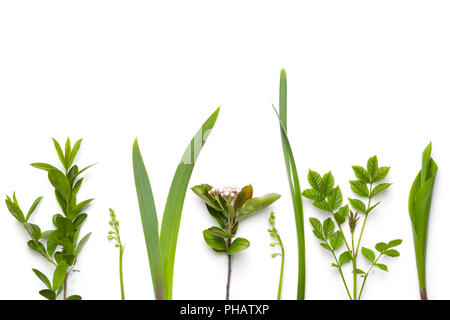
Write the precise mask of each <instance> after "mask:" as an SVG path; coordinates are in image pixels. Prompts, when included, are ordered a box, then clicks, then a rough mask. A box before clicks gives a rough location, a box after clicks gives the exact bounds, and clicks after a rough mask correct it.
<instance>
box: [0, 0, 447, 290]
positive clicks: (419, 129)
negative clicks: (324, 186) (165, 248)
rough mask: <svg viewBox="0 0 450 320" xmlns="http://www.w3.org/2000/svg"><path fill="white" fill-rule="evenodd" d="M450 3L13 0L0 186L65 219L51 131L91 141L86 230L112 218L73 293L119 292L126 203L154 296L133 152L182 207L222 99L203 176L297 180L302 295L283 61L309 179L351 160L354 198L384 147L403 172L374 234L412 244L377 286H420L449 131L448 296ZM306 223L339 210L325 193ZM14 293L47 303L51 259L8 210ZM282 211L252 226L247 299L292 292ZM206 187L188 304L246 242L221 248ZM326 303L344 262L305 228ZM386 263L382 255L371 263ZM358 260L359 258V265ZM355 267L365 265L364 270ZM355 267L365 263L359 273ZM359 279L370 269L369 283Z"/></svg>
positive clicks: (291, 257) (438, 221) (130, 259)
mask: <svg viewBox="0 0 450 320" xmlns="http://www.w3.org/2000/svg"><path fill="white" fill-rule="evenodd" d="M449 14H450V3H449V2H448V1H411V0H408V1H391V0H389V1H360V0H358V1H262V0H258V1H227V2H226V3H224V2H219V1H164V2H162V1H158V2H157V1H111V0H108V1H73V2H72V1H70V2H69V1H2V2H0V108H1V120H2V121H1V125H0V137H1V138H0V149H1V150H2V155H1V158H0V193H1V197H2V198H3V197H4V196H5V195H6V194H11V193H12V192H13V191H14V190H16V192H17V196H18V198H19V201H20V203H21V205H22V207H24V208H28V207H29V205H31V203H32V201H33V200H34V198H35V197H37V196H39V195H42V196H44V200H43V201H42V203H41V205H40V207H39V209H38V210H37V212H36V213H35V215H34V216H33V218H32V221H33V222H35V223H38V224H39V225H41V226H42V227H43V229H47V228H49V227H50V226H51V222H50V221H51V216H52V215H53V214H55V213H57V210H58V209H57V205H56V201H55V200H54V196H53V193H52V189H51V187H50V185H49V183H48V181H47V177H46V174H45V173H44V172H42V171H39V170H36V169H34V168H32V167H30V166H29V164H30V163H31V162H36V161H43V162H50V163H53V164H55V163H56V161H57V157H56V154H55V152H54V150H53V146H52V143H51V139H50V138H51V137H55V138H57V139H58V140H60V141H61V140H63V139H65V138H66V137H67V136H70V137H71V138H72V140H73V141H75V140H76V139H77V138H79V137H83V138H84V140H83V145H82V149H81V150H80V155H79V157H78V160H77V161H78V163H79V164H80V165H81V166H82V165H88V164H90V163H93V162H98V163H99V164H98V165H97V166H95V167H94V168H92V169H90V170H89V172H88V173H87V175H86V179H85V183H84V186H83V187H82V190H81V193H80V196H81V197H80V199H82V198H90V197H95V198H96V200H95V202H94V204H93V205H92V206H91V207H90V208H89V210H88V213H89V218H88V221H87V223H86V224H85V226H84V227H83V232H84V233H86V232H88V231H92V232H93V235H92V237H91V240H90V241H89V243H88V244H87V246H86V247H85V251H84V252H83V253H82V255H81V258H80V260H79V264H78V267H79V269H81V270H82V272H81V273H77V274H76V275H74V276H73V277H71V279H70V287H69V293H72V294H81V295H82V296H83V298H84V299H117V298H119V297H120V292H119V282H118V264H117V262H118V250H117V249H115V248H114V245H113V244H112V243H108V241H107V239H106V235H107V231H108V219H109V214H108V208H110V207H113V208H115V209H116V213H117V215H118V217H119V220H120V222H121V226H122V229H121V235H122V238H123V240H124V242H125V245H126V249H125V250H126V251H125V256H124V270H125V286H126V288H125V289H126V294H127V298H129V299H153V289H152V285H151V277H150V272H149V266H148V259H147V253H146V248H145V242H144V238H143V233H142V227H141V222H140V215H139V210H138V204H137V199H136V194H135V188H134V181H133V176H132V165H131V148H132V142H133V140H134V138H135V137H138V138H139V142H140V146H141V151H142V153H143V157H144V159H145V162H146V165H147V169H148V171H149V175H150V178H151V183H152V187H153V190H154V193H155V197H156V203H157V207H158V210H159V214H160V219H161V218H162V215H161V214H162V211H163V208H164V203H165V198H166V196H167V192H168V189H169V186H170V183H171V179H172V176H173V173H174V170H175V168H176V166H177V164H178V161H179V160H180V158H181V155H182V153H183V151H184V149H185V147H186V145H187V143H188V142H189V140H190V139H191V137H192V135H193V134H194V133H195V132H196V130H197V129H198V128H199V126H200V125H201V123H202V122H203V121H204V120H205V119H206V118H207V117H208V116H209V115H210V114H211V113H212V112H213V111H214V109H215V108H216V107H217V106H219V105H221V106H222V109H221V113H220V115H219V118H218V121H217V124H216V127H215V129H214V131H213V132H212V134H211V136H210V138H209V140H208V142H207V144H206V145H205V147H204V149H203V151H202V153H201V155H200V157H199V160H198V162H197V165H196V168H195V170H194V173H193V175H192V178H191V182H190V186H193V185H195V184H200V183H209V184H212V185H216V186H225V185H235V184H237V185H241V186H243V185H245V184H248V183H252V184H253V186H254V190H255V194H256V195H262V194H264V193H267V192H278V193H280V194H282V198H281V199H280V200H279V201H278V202H277V203H276V204H275V205H274V206H273V207H272V209H273V210H274V211H275V212H276V214H277V225H278V227H279V230H280V232H281V235H282V238H283V240H284V242H285V245H286V250H287V253H286V254H287V257H286V259H287V260H286V270H285V282H284V288H283V289H284V290H283V298H285V299H294V298H295V297H296V286H297V248H296V232H295V223H294V215H293V209H292V203H291V199H290V194H289V188H288V184H287V179H286V174H285V167H284V162H283V156H282V150H281V145H280V136H279V127H278V122H277V119H276V117H275V114H274V112H273V110H272V108H271V103H274V104H275V105H278V86H279V72H280V69H281V68H286V70H287V78H288V112H289V119H288V127H289V129H288V130H289V135H290V139H291V142H292V145H293V149H294V153H295V157H296V161H297V165H298V167H299V171H300V172H299V174H300V179H301V184H302V187H303V188H305V187H307V180H306V174H307V170H308V169H309V168H312V169H314V170H317V171H319V172H320V173H322V174H323V173H324V172H326V171H328V170H332V172H333V173H334V176H335V178H336V181H337V182H338V183H339V185H340V186H341V188H342V190H343V193H344V197H345V198H347V197H352V196H353V194H352V193H351V191H350V188H349V184H348V180H350V179H353V172H352V170H351V165H355V164H360V165H364V164H365V163H366V160H367V158H369V156H372V155H374V154H376V155H378V158H379V162H380V165H388V166H391V167H392V169H391V173H390V174H389V176H388V181H391V182H393V183H394V184H393V186H392V187H391V188H390V189H389V191H388V192H386V193H385V195H383V196H381V197H380V199H379V200H381V201H382V204H381V206H379V207H378V208H377V209H376V211H375V212H374V213H373V215H372V216H371V217H370V219H369V221H368V225H367V229H366V233H365V235H364V238H363V245H364V246H369V247H372V248H373V246H374V245H375V244H376V243H377V242H379V241H388V240H391V239H395V238H402V239H404V243H403V245H402V246H401V247H400V248H399V250H400V252H401V257H400V258H398V259H391V260H390V261H388V260H385V262H386V263H387V264H388V265H389V272H388V273H384V272H382V271H377V272H375V273H374V274H373V275H372V276H371V277H370V279H369V281H368V284H367V286H366V291H365V293H364V295H363V298H366V299H416V298H418V284H417V276H416V268H415V257H414V251H413V242H412V234H411V226H410V221H409V216H408V208H407V200H408V194H409V189H410V186H411V184H412V181H413V179H414V177H415V175H416V174H417V172H418V170H419V168H420V161H421V153H422V150H423V149H424V148H425V146H426V145H427V143H428V142H429V141H433V157H434V158H435V160H436V162H437V163H438V165H439V166H440V169H439V173H438V178H437V181H436V185H435V194H434V200H433V207H432V213H431V219H430V224H429V242H428V244H429V246H428V291H429V297H430V298H432V299H448V298H450V291H449V290H448V287H449V286H450V276H449V275H448V272H445V268H446V266H447V265H448V263H449V262H450V260H449V259H450V258H449V255H448V252H447V251H448V225H449V223H450V215H449V212H448V200H447V199H448V193H449V192H450V182H449V181H450V172H449V170H448V168H449V166H450V149H449V144H448V133H449V125H448V119H449V114H448V108H449V104H450V96H449V89H448V88H449V85H450V59H449V57H450V43H449V33H450V19H448V17H449ZM304 209H305V220H307V219H308V218H309V217H311V216H314V217H320V218H324V215H323V214H322V213H321V212H319V211H318V210H316V209H315V208H314V207H312V205H311V202H310V201H308V200H305V202H304ZM0 213H1V214H0V247H1V249H0V252H1V255H0V298H1V299H40V298H41V297H40V296H39V294H38V291H39V290H40V289H42V285H41V283H40V281H39V280H38V279H37V278H36V277H35V275H34V274H33V273H32V272H31V268H32V267H34V268H38V269H40V270H43V271H45V273H47V274H49V272H50V270H51V269H50V268H49V267H48V266H47V264H46V262H45V261H44V260H43V259H42V258H41V257H40V256H38V255H37V254H34V253H32V252H30V250H29V249H28V248H27V247H26V241H25V238H26V234H25V231H24V230H23V229H22V228H21V227H20V226H19V225H18V223H17V222H16V221H15V220H14V218H13V217H12V216H11V215H10V214H9V212H8V211H7V210H6V207H5V206H3V205H2V206H1V207H0ZM268 214H269V211H268V210H266V211H264V212H261V213H260V214H258V215H257V216H254V217H252V218H249V219H248V220H246V221H244V223H242V225H241V227H240V228H239V235H240V236H243V237H246V238H248V239H249V240H250V242H251V247H250V248H249V249H248V250H246V251H244V252H242V253H239V254H237V255H236V256H234V258H233V260H234V261H233V275H232V288H231V297H232V298H234V299H273V298H275V297H276V290H277V282H278V272H279V264H280V261H279V260H278V259H272V258H271V257H270V254H271V252H272V249H271V248H270V247H269V242H270V238H269V236H268V233H267V232H266V229H267V227H268V223H267V218H268ZM213 222H214V221H213V220H212V219H211V218H210V217H209V215H208V213H207V212H206V210H205V208H204V207H203V204H202V202H201V201H200V200H199V199H198V198H196V197H195V196H194V195H193V194H192V192H190V191H188V193H187V196H186V201H185V206H184V211H183V216H182V222H181V228H180V234H179V238H178V247H177V255H176V265H175V277H174V298H175V299H222V298H223V297H224V294H225V280H226V256H225V255H218V254H216V253H215V252H213V251H212V250H211V249H210V248H209V247H207V245H206V244H205V243H204V240H203V237H202V230H203V229H205V228H208V227H210V226H212V225H213ZM305 229H306V246H307V287H306V297H307V298H308V299H345V298H346V294H345V291H344V288H343V286H342V283H341V281H340V278H339V276H338V273H337V272H336V270H332V268H331V267H330V263H331V257H330V255H329V254H328V253H327V252H326V251H325V250H323V249H322V248H321V247H320V246H319V244H318V241H316V239H315V238H314V237H313V235H312V233H311V228H310V226H309V223H308V222H307V221H306V223H305ZM361 264H362V266H364V268H366V265H365V261H362V260H361ZM348 268H349V266H347V269H348ZM347 271H348V270H347ZM347 277H348V278H349V277H350V274H347ZM349 280H350V279H349Z"/></svg>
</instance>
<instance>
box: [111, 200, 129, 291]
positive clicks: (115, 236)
mask: <svg viewBox="0 0 450 320" xmlns="http://www.w3.org/2000/svg"><path fill="white" fill-rule="evenodd" d="M109 216H110V218H111V220H110V221H109V225H110V226H111V229H112V230H110V231H109V232H108V240H116V243H115V244H114V246H115V247H116V248H119V250H120V251H119V276H120V295H121V297H122V300H125V290H124V286H123V267H122V261H123V252H124V251H125V247H124V246H123V244H122V241H121V240H120V233H119V220H117V217H116V214H115V213H114V210H113V209H109Z"/></svg>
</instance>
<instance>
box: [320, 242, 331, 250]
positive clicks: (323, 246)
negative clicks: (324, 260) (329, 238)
mask: <svg viewBox="0 0 450 320" xmlns="http://www.w3.org/2000/svg"><path fill="white" fill-rule="evenodd" d="M320 245H321V246H322V248H325V249H327V250H329V251H333V250H332V249H331V247H330V246H329V245H328V243H326V242H321V243H320Z"/></svg>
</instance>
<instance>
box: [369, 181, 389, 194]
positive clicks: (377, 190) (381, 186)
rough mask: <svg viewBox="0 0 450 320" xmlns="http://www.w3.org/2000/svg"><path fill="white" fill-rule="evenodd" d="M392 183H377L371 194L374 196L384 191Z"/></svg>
mask: <svg viewBox="0 0 450 320" xmlns="http://www.w3.org/2000/svg"><path fill="white" fill-rule="evenodd" d="M391 185H392V183H381V184H379V185H377V186H376V187H375V188H373V190H372V192H371V193H370V196H371V197H373V196H375V195H377V194H379V193H380V192H383V191H384V190H386V189H387V188H389V187H390V186H391Z"/></svg>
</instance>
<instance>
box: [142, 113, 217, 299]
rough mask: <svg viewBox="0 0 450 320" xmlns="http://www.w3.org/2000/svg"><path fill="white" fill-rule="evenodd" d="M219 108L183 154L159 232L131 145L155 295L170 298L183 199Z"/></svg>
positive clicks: (144, 178)
mask: <svg viewBox="0 0 450 320" xmlns="http://www.w3.org/2000/svg"><path fill="white" fill-rule="evenodd" d="M219 110H220V107H219V108H217V110H216V111H215V112H214V113H213V114H212V115H211V116H210V117H209V118H208V119H207V120H206V121H205V122H204V123H203V125H202V127H201V128H200V130H199V131H198V132H197V133H196V134H195V136H194V137H193V138H192V140H191V142H190V143H189V145H188V147H187V149H186V151H185V152H184V154H183V157H182V159H181V161H180V164H179V165H178V167H177V170H176V172H175V175H174V177H173V180H172V184H171V186H170V190H169V194H168V196H167V201H166V206H165V210H164V216H163V221H162V224H161V234H160V235H159V230H158V218H157V214H156V207H155V202H154V198H153V193H152V190H151V186H150V181H149V178H148V175H147V171H146V169H145V165H144V163H143V160H142V156H141V153H140V151H139V147H138V145H137V141H136V142H135V144H134V146H133V168H134V176H135V183H136V191H137V194H138V200H139V208H140V212H141V219H142V226H143V229H144V236H145V242H146V244H147V252H148V256H149V262H150V270H151V274H152V279H153V288H154V291H155V296H156V298H157V299H167V300H170V299H172V287H173V271H174V264H175V251H176V245H177V239H178V231H179V229H180V222H181V213H182V210H183V204H184V199H185V196H186V191H187V187H188V184H189V180H190V178H191V174H192V171H193V169H194V165H195V161H196V160H197V157H198V156H199V154H200V151H201V150H202V147H203V145H204V144H205V142H206V139H207V138H208V135H209V133H210V132H211V130H212V128H213V127H214V124H215V123H216V120H217V116H218V114H219Z"/></svg>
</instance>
